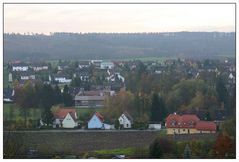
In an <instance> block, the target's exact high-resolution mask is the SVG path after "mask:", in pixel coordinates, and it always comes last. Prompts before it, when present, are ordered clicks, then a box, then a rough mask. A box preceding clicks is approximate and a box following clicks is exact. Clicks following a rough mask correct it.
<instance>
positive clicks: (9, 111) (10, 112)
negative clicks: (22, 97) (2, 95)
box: [3, 104, 41, 121]
mask: <svg viewBox="0 0 239 162" xmlns="http://www.w3.org/2000/svg"><path fill="white" fill-rule="evenodd" d="M3 118H4V120H5V121H7V120H10V121H18V120H24V116H23V114H22V113H21V108H20V107H19V106H17V105H16V104H3ZM40 118H41V110H40V109H39V108H30V109H29V111H28V117H27V119H31V120H37V119H40Z"/></svg>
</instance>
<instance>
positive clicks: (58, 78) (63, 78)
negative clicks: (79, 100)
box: [49, 73, 72, 84]
mask: <svg viewBox="0 0 239 162" xmlns="http://www.w3.org/2000/svg"><path fill="white" fill-rule="evenodd" d="M53 77H54V81H55V82H58V83H66V84H67V83H70V82H71V81H72V79H71V78H70V76H68V75H66V74H63V73H58V74H55V75H53ZM49 80H51V79H50V78H49Z"/></svg>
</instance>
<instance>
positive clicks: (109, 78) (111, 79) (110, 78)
mask: <svg viewBox="0 0 239 162" xmlns="http://www.w3.org/2000/svg"><path fill="white" fill-rule="evenodd" d="M107 73H108V72H107ZM116 78H118V79H119V80H120V81H121V82H123V83H124V81H125V78H124V77H123V76H122V75H120V73H115V74H112V75H110V76H109V77H107V78H106V79H107V80H108V81H111V82H114V81H115V79H116Z"/></svg>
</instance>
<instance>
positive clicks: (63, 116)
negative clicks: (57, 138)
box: [53, 108, 78, 128]
mask: <svg viewBox="0 0 239 162" xmlns="http://www.w3.org/2000/svg"><path fill="white" fill-rule="evenodd" d="M54 118H55V120H54V121H53V127H54V128H75V127H77V126H78V122H77V114H76V109H72V108H60V109H59V110H58V111H57V112H55V113H54Z"/></svg>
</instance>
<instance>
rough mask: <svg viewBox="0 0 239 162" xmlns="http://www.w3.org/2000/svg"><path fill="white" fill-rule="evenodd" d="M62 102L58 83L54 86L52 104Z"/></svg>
mask: <svg viewBox="0 0 239 162" xmlns="http://www.w3.org/2000/svg"><path fill="white" fill-rule="evenodd" d="M60 103H62V94H61V90H60V88H59V86H58V85H56V86H55V88H54V104H60Z"/></svg>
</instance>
